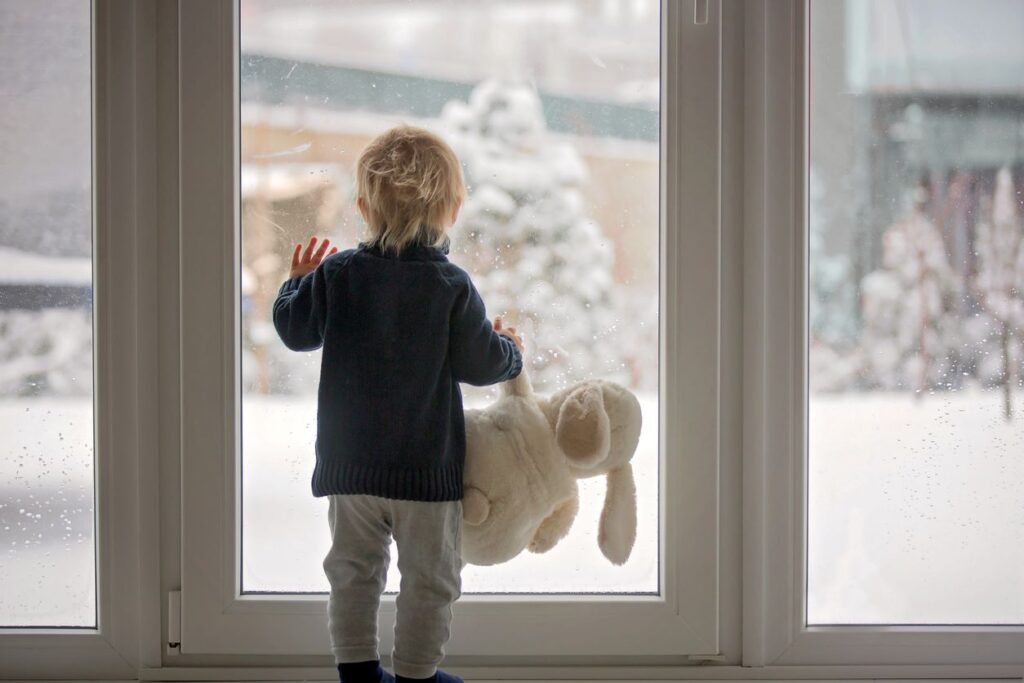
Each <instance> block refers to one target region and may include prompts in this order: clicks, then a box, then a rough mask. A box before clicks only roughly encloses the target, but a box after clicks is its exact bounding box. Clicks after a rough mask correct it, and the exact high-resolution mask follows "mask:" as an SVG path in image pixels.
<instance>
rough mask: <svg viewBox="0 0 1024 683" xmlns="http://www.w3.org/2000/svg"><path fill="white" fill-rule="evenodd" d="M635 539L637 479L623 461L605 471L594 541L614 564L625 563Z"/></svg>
mask: <svg viewBox="0 0 1024 683" xmlns="http://www.w3.org/2000/svg"><path fill="white" fill-rule="evenodd" d="M635 540H636V483H635V482H634V481H633V467H632V466H631V465H630V464H629V463H626V464H625V465H623V466H622V467H619V468H617V469H614V470H612V471H611V472H609V473H608V491H607V492H606V493H605V498H604V509H603V510H601V527H600V529H599V530H598V533H597V544H598V546H600V548H601V552H602V553H604V556H605V557H607V558H608V559H609V560H610V561H611V562H612V563H613V564H625V562H626V560H628V559H629V554H630V553H631V552H632V551H633V542H634V541H635Z"/></svg>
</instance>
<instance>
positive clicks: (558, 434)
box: [555, 386, 611, 469]
mask: <svg viewBox="0 0 1024 683" xmlns="http://www.w3.org/2000/svg"><path fill="white" fill-rule="evenodd" d="M555 438H556V439H557V441H558V446H559V448H561V449H562V450H563V451H564V452H565V455H566V456H567V457H568V458H569V462H570V463H571V464H572V465H574V466H575V467H581V468H584V469H587V468H591V467H594V466H595V465H599V464H600V463H602V462H604V461H605V459H606V458H607V457H608V449H609V448H610V447H611V426H610V425H609V423H608V413H607V412H605V409H604V395H603V394H602V393H601V389H600V388H599V387H595V386H583V387H580V388H579V389H577V390H576V391H574V392H572V393H571V394H569V396H568V397H566V399H565V401H564V402H563V403H562V407H561V408H560V409H559V411H558V421H557V422H556V423H555Z"/></svg>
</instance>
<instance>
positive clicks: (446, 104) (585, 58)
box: [240, 0, 660, 593]
mask: <svg viewBox="0 0 1024 683" xmlns="http://www.w3.org/2000/svg"><path fill="white" fill-rule="evenodd" d="M240 11H241V24H240V26H241V55H240V64H241V116H240V121H241V145H242V149H241V160H242V173H241V202H242V206H241V215H242V241H241V244H242V247H241V253H242V284H241V289H242V302H241V306H242V340H241V350H242V397H243V402H242V403H243V407H242V425H243V427H242V430H243V434H242V440H243V457H242V460H243V467H242V472H243V481H242V492H243V496H242V501H243V503H242V548H243V551H242V585H243V590H244V591H281V592H292V591H323V590H326V588H327V584H326V580H325V578H324V575H323V571H322V568H321V562H322V560H323V557H324V555H325V554H326V552H327V548H328V541H329V533H328V530H327V517H326V513H327V506H326V501H325V500H316V499H314V498H313V497H312V495H311V493H310V484H309V479H310V474H311V472H312V466H313V458H314V455H313V437H314V430H315V408H316V405H315V404H316V394H315V391H316V385H317V377H318V370H319V357H318V355H317V354H306V355H302V354H295V353H292V352H290V351H288V350H286V349H285V348H284V346H283V345H282V344H281V343H280V341H279V340H278V339H277V337H276V334H275V332H274V329H273V326H272V323H271V320H270V311H271V304H272V302H273V299H274V297H275V295H276V293H277V289H278V287H279V286H280V284H281V282H282V281H283V280H284V279H285V277H286V274H287V269H288V258H289V257H290V254H291V247H292V245H293V244H294V243H295V242H298V241H303V240H305V239H306V238H308V236H309V235H312V234H317V235H320V236H329V237H330V238H331V240H332V242H334V243H335V244H338V245H340V246H341V247H342V248H348V247H352V246H355V244H356V243H357V242H358V240H359V238H360V231H361V227H362V224H361V221H360V219H359V217H358V214H357V212H356V210H355V207H354V204H353V197H352V167H353V163H354V160H355V158H356V155H357V154H358V153H359V151H360V149H361V148H362V147H363V146H364V145H365V144H366V143H367V142H368V141H369V140H370V139H371V138H372V136H374V135H375V134H376V133H379V132H381V131H383V130H384V129H385V128H387V127H389V126H392V125H395V124H398V123H400V122H406V123H412V124H416V125H421V126H425V127H427V128H430V129H433V130H435V131H438V132H439V133H440V134H441V135H443V136H444V137H445V138H446V139H448V140H449V141H450V143H451V144H452V146H453V147H454V148H455V150H456V152H457V153H458V154H459V156H460V157H461V159H462V161H463V163H464V168H465V170H466V176H467V184H468V186H469V198H468V199H467V201H466V204H465V206H464V207H463V210H462V215H461V217H460V222H459V223H458V224H457V225H456V227H455V228H454V230H453V234H452V238H453V248H452V255H451V257H452V259H453V260H454V261H455V262H457V263H459V264H460V265H462V266H463V267H465V268H467V270H469V271H470V273H471V274H472V276H473V278H474V281H475V282H476V284H477V286H478V288H479V289H480V291H481V293H482V296H483V298H484V300H485V302H486V304H487V307H488V312H489V313H490V314H491V315H496V314H505V315H506V316H507V317H508V318H509V319H512V320H514V321H515V322H516V323H517V324H518V325H519V327H520V328H522V329H523V331H524V332H525V334H526V336H527V338H528V340H529V343H530V345H531V349H530V350H531V353H530V358H529V360H528V362H529V371H530V375H531V378H532V380H533V382H534V384H535V385H536V387H537V389H538V391H539V392H544V393H548V392H552V391H554V390H557V389H558V388H560V387H563V386H566V385H568V384H570V383H572V382H575V381H577V380H580V379H585V378H592V377H602V378H607V379H612V380H615V381H618V382H621V383H623V384H626V385H628V386H629V387H630V388H631V389H632V390H633V391H635V392H636V393H637V394H638V395H639V396H640V398H641V402H642V405H643V418H644V430H643V435H642V437H641V444H640V447H639V450H638V452H637V454H636V456H635V458H634V461H633V462H634V466H635V470H636V475H637V483H638V489H639V491H638V492H639V495H638V498H639V533H638V538H637V543H636V547H635V549H634V551H633V556H632V558H631V559H630V561H629V562H628V563H627V564H626V565H625V566H623V567H613V566H612V565H611V564H609V563H608V562H607V560H605V559H604V557H603V556H602V555H601V554H600V552H599V550H598V547H597V537H596V536H597V534H596V530H597V526H598V517H599V514H600V509H601V504H602V501H603V496H604V483H603V480H602V479H600V478H597V479H589V480H583V481H581V482H580V483H581V489H582V505H581V513H580V515H579V517H578V519H577V520H576V522H575V524H574V527H573V530H572V532H571V534H570V535H569V537H568V538H566V539H565V540H564V541H563V542H562V543H561V544H560V545H559V546H558V547H556V548H555V549H554V550H552V551H550V552H549V553H547V554H544V555H531V554H529V553H524V554H523V555H522V556H521V557H519V558H517V559H516V560H515V561H513V562H510V563H508V564H506V565H502V566H498V567H491V568H476V567H467V568H466V570H465V571H464V573H463V577H464V584H463V589H464V591H466V592H551V593H566V592H618V593H638V592H657V590H658V542H657V528H658V519H657V508H658V484H657V477H658V473H657V469H658V464H657V463H658V460H657V456H658V453H657V443H658V438H657V435H658V424H657V419H658V410H657V408H658V234H659V225H658V182H659V171H658V154H659V142H658V134H659V92H660V81H659V61H660V54H659V43H660V40H659V12H660V8H659V2H658V1H657V0H608V1H605V2H592V1H590V0H545V1H544V2H518V3H511V4H510V3H474V2H451V1H445V0H431V1H426V0H424V1H423V2H419V1H418V2H415V3H380V2H374V1H370V0H345V1H343V2H332V3H324V2H313V1H298V2H284V1H276V0H242V2H241V5H240ZM496 395H497V394H496V391H494V390H486V391H467V393H466V402H467V405H469V406H474V405H475V406H479V405H484V404H486V403H487V402H488V401H490V400H493V399H494V398H495V396H496ZM392 556H394V555H392ZM397 582H398V573H397V569H396V568H393V571H392V572H390V576H389V578H388V587H389V590H395V589H396V588H397V585H398V583H397Z"/></svg>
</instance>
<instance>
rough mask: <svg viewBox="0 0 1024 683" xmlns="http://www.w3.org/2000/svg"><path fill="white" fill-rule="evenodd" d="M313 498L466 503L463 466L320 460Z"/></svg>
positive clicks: (316, 471) (315, 476)
mask: <svg viewBox="0 0 1024 683" xmlns="http://www.w3.org/2000/svg"><path fill="white" fill-rule="evenodd" d="M312 483H313V495H314V496H315V497H317V498H320V497H323V496H332V495H368V496H379V497H381V498H393V499H396V500H418V501H423V502H442V501H449V500H462V466H461V465H449V466H447V467H438V468H432V469H398V468H395V469H385V468H380V467H371V466H368V465H358V464H353V463H342V462H337V461H334V460H324V459H317V461H316V467H315V468H314V470H313V482H312Z"/></svg>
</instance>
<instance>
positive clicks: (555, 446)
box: [462, 371, 641, 565]
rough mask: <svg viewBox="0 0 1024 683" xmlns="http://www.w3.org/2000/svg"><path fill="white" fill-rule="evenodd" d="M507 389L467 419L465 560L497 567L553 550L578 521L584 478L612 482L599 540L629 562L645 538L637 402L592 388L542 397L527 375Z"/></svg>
mask: <svg viewBox="0 0 1024 683" xmlns="http://www.w3.org/2000/svg"><path fill="white" fill-rule="evenodd" d="M501 391H502V397H501V398H500V399H499V400H498V401H497V402H496V403H494V404H493V405H491V406H490V407H488V408H485V409H483V410H467V411H466V467H465V474H464V482H465V493H464V496H463V500H462V505H463V512H462V516H463V522H464V523H463V535H462V556H463V560H464V561H465V562H467V563H469V564H477V565H491V564H499V563H501V562H507V561H508V560H511V559H512V558H513V557H515V556H516V555H518V554H519V553H521V552H522V551H523V549H524V548H528V549H529V550H530V551H531V552H535V553H543V552H546V551H548V550H550V549H551V548H553V547H554V546H555V544H556V543H558V541H560V540H561V539H562V538H564V537H565V535H566V534H567V533H568V532H569V529H570V527H571V526H572V523H573V519H574V518H575V517H576V512H577V510H578V508H579V489H578V487H577V484H576V480H577V479H583V478H585V477H595V476H599V475H606V476H607V478H608V481H607V485H608V488H607V492H606V493H605V501H604V509H603V510H602V512H601V522H600V529H599V531H598V541H597V542H598V546H599V547H600V548H601V552H602V553H604V556H605V557H607V558H608V559H609V560H610V561H611V562H613V563H614V564H623V563H624V562H625V561H626V560H627V559H629V554H630V552H631V551H632V549H633V541H634V540H635V538H636V485H635V483H634V481H633V468H632V466H631V465H630V459H631V458H632V457H633V453H634V451H636V446H637V442H638V441H639V438H640V423H641V415H640V402H639V401H638V400H637V398H636V396H634V395H633V394H632V393H630V392H629V391H627V390H626V389H625V388H623V387H621V386H619V385H618V384H614V383H612V382H605V381H602V380H592V381H587V382H581V383H580V384H577V385H575V386H573V387H570V388H568V389H564V390H562V391H559V392H558V393H556V394H555V395H553V396H551V397H550V398H542V397H539V396H536V395H535V394H534V393H533V389H532V387H531V385H530V381H529V379H528V378H527V377H526V373H525V371H524V372H522V373H520V375H519V376H518V377H517V378H516V379H514V380H511V381H509V382H506V383H504V384H503V385H502V387H501Z"/></svg>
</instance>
